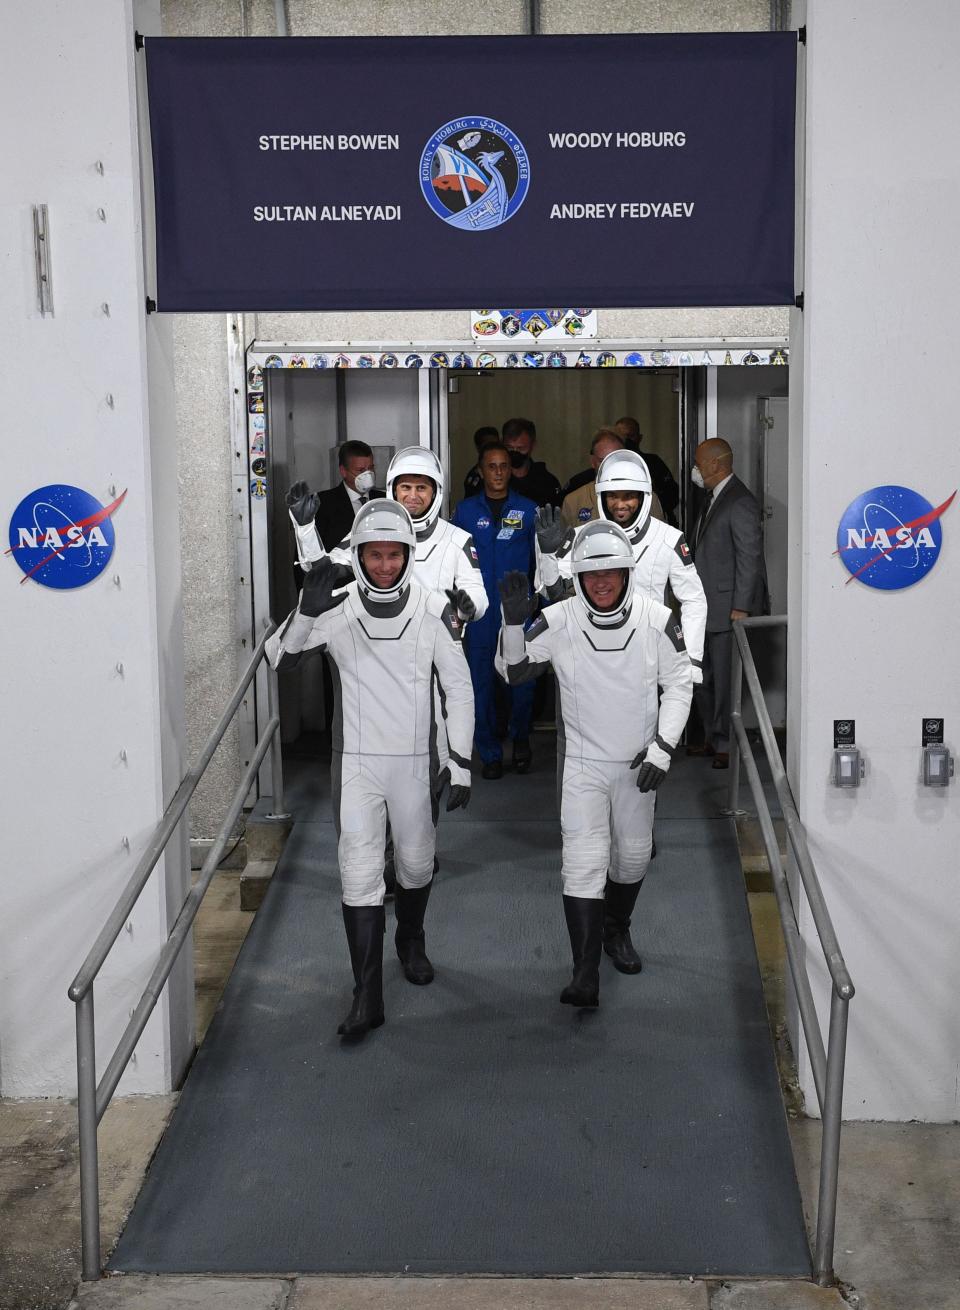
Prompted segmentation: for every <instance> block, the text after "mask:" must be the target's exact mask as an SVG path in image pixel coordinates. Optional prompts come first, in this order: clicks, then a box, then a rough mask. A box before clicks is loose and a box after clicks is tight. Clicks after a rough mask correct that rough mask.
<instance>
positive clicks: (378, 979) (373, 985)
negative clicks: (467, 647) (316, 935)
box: [267, 500, 473, 1037]
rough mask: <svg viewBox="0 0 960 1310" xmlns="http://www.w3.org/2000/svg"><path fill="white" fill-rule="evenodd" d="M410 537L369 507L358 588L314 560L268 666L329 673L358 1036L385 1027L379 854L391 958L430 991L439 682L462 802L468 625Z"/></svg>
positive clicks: (395, 517)
mask: <svg viewBox="0 0 960 1310" xmlns="http://www.w3.org/2000/svg"><path fill="white" fill-rule="evenodd" d="M415 548H416V537H415V534H414V530H413V524H412V522H411V520H410V516H409V514H408V513H407V511H406V510H405V509H404V508H403V507H402V506H401V505H399V504H397V503H396V502H395V501H391V500H374V501H370V502H369V503H367V504H366V505H363V506H362V507H361V508H360V510H359V512H358V514H357V516H356V519H355V520H354V524H353V530H352V531H351V533H350V553H351V558H352V566H353V576H354V581H352V582H350V581H349V576H350V575H349V572H348V571H347V569H346V568H345V567H343V566H341V565H337V564H335V563H334V562H333V561H332V560H331V559H324V558H318V559H317V560H316V561H314V565H313V567H312V568H311V569H310V570H309V571H308V573H307V574H306V577H305V579H304V586H303V591H302V592H301V596H300V603H299V605H298V607H297V609H296V610H294V612H293V613H292V614H291V615H290V617H289V618H288V619H287V621H286V623H285V624H284V626H283V629H282V631H280V632H278V633H275V634H274V635H273V636H272V637H271V638H270V640H269V642H268V643H267V655H268V657H269V659H270V662H271V664H272V665H273V666H274V668H277V669H282V668H285V667H288V666H289V665H291V664H293V663H296V662H297V661H298V660H300V659H301V658H303V657H304V656H305V655H307V654H315V653H317V652H320V651H326V653H327V655H328V657H329V658H330V660H331V661H332V663H333V665H334V666H335V669H336V677H335V679H334V681H335V684H336V695H335V706H334V720H333V763H332V768H331V774H332V778H333V812H334V824H335V826H336V832H337V857H338V861H339V865H340V877H341V881H342V884H343V921H344V925H345V928H346V933H347V942H348V944H349V947H350V961H351V964H352V966H353V976H354V983H355V986H354V999H353V1006H352V1008H351V1010H350V1013H349V1014H348V1015H347V1017H346V1018H345V1019H344V1021H343V1022H342V1023H341V1024H340V1027H339V1028H338V1029H337V1031H338V1032H339V1033H341V1034H342V1035H343V1036H348V1037H354V1036H361V1035H362V1034H364V1033H365V1032H367V1031H368V1029H371V1028H377V1027H379V1026H380V1025H381V1024H382V1023H383V1021H384V1017H383V983H382V967H383V934H384V927H385V917H384V906H383V900H384V883H383V876H382V875H383V843H384V836H385V832H386V824H387V819H388V817H389V820H390V824H391V827H392V830H393V840H394V847H395V852H396V870H397V887H396V916H397V931H396V949H397V955H398V957H399V959H400V962H401V964H402V966H403V971H404V974H405V976H406V977H407V979H408V980H409V981H410V982H414V983H420V984H423V983H429V982H431V981H432V979H433V966H432V965H431V964H430V961H429V959H428V958H427V955H426V950H425V935H424V928H423V920H424V914H425V911H426V908H427V901H428V899H429V896H430V888H431V884H432V881H433V867H434V853H435V848H436V827H435V822H436V814H435V807H436V805H437V798H436V790H435V788H434V787H432V785H431V759H432V756H431V740H432V714H433V699H432V691H431V688H432V685H433V680H434V678H436V680H437V681H438V683H439V685H440V688H441V689H442V693H443V696H444V699H445V704H446V713H447V733H448V736H449V754H450V758H449V764H448V766H447V767H448V768H449V770H450V793H449V796H448V799H447V809H448V810H453V809H457V808H458V807H465V806H466V804H467V802H468V800H469V798H470V749H471V743H472V737H473V689H472V685H471V682H470V672H469V670H468V668H467V662H466V659H465V658H464V654H463V648H462V645H461V637H462V628H463V625H462V623H461V621H460V618H459V617H458V614H457V612H456V611H455V610H454V608H453V606H452V605H451V604H450V602H449V601H447V600H446V598H445V597H444V596H442V595H439V594H437V593H436V592H435V591H428V590H426V589H425V588H424V587H421V586H420V585H419V584H418V583H417V582H416V581H415V580H413V578H412V576H411V575H412V573H413V565H414V551H415Z"/></svg>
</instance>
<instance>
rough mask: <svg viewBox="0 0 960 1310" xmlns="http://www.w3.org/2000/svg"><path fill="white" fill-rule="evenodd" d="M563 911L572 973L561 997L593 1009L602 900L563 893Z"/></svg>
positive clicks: (597, 991)
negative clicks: (571, 957)
mask: <svg viewBox="0 0 960 1310" xmlns="http://www.w3.org/2000/svg"><path fill="white" fill-rule="evenodd" d="M563 913H564V915H565V917H566V920H567V932H568V933H569V934H570V946H571V949H572V950H573V977H572V978H571V979H570V982H569V983H568V984H567V986H566V987H564V989H563V991H562V992H561V993H560V1001H561V1003H562V1004H563V1005H576V1006H578V1007H579V1008H581V1009H591V1010H592V1009H595V1008H596V1007H597V1006H598V1005H599V1004H600V953H601V939H602V935H603V901H594V900H588V899H586V898H585V897H582V896H564V898H563Z"/></svg>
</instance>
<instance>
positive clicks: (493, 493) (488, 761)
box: [452, 441, 537, 779]
mask: <svg viewBox="0 0 960 1310" xmlns="http://www.w3.org/2000/svg"><path fill="white" fill-rule="evenodd" d="M477 467H478V468H479V470H480V476H481V478H482V479H483V490H482V492H481V493H480V494H479V495H477V496H468V497H467V499H466V500H462V501H461V502H460V504H459V505H458V506H457V508H456V510H455V511H454V514H453V519H452V521H453V522H454V523H455V524H456V525H457V527H458V528H463V530H464V531H465V532H469V533H470V535H471V536H472V537H473V543H474V546H475V547H476V551H477V557H478V559H479V562H480V572H481V573H482V575H483V584H484V586H485V588H486V591H487V597H488V598H489V601H490V604H489V606H488V607H487V612H486V614H484V615H483V616H482V618H479V619H474V621H473V622H472V623H471V624H470V626H469V627H468V628H467V631H466V633H465V636H464V645H465V646H466V651H467V662H468V663H469V665H470V676H471V677H472V679H473V696H474V702H475V705H476V726H475V729H474V741H475V743H476V747H477V753H478V754H479V756H480V760H481V763H482V765H483V769H482V774H483V777H484V778H488V779H493V778H502V777H503V752H502V750H501V747H500V739H499V737H498V736H497V712H496V700H495V692H496V685H497V675H496V672H495V671H494V667H493V661H494V657H495V656H496V653H497V638H498V637H499V635H500V595H499V592H498V590H497V584H498V582H499V581H500V579H501V578H502V577H503V576H504V575H505V574H507V573H510V572H512V571H513V570H514V569H517V570H519V572H521V573H526V574H527V576H528V577H529V578H531V579H532V577H533V570H534V564H535V542H536V514H537V506H536V504H535V503H534V501H532V500H528V499H527V498H526V496H520V495H518V494H517V493H516V492H515V491H511V490H510V474H511V464H510V452H509V451H508V450H507V448H506V446H504V445H503V443H502V442H500V441H489V442H487V444H486V445H485V446H483V447H482V449H481V451H480V457H479V460H478V462H477ZM501 685H502V684H501ZM533 688H534V684H533V683H532V682H529V683H524V684H522V685H520V686H517V687H512V688H509V689H506V688H505V689H504V690H505V691H506V694H507V695H508V696H509V697H510V698H511V706H510V723H509V728H508V731H509V734H510V737H511V738H512V740H513V767H514V770H515V772H517V773H526V772H527V770H528V769H529V768H530V764H531V761H532V759H533V755H532V752H531V750H530V720H531V718H532V715H533Z"/></svg>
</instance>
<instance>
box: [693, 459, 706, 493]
mask: <svg viewBox="0 0 960 1310" xmlns="http://www.w3.org/2000/svg"><path fill="white" fill-rule="evenodd" d="M690 481H691V482H692V483H693V485H694V486H695V487H699V488H700V490H701V491H704V490H706V483H705V482H704V480H703V474H702V473H701V472H700V470H699V468H697V466H696V464H694V466H693V468H692V469H691V470H690Z"/></svg>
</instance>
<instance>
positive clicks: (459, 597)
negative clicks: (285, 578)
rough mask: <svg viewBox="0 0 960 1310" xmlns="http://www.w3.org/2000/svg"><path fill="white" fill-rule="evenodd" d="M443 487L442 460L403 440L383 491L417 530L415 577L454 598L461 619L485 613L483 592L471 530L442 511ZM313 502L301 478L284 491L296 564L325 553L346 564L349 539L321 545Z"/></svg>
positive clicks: (305, 563) (309, 564)
mask: <svg viewBox="0 0 960 1310" xmlns="http://www.w3.org/2000/svg"><path fill="white" fill-rule="evenodd" d="M443 487H444V478H443V466H442V465H441V463H440V461H439V459H437V457H436V455H435V454H434V453H433V451H432V450H429V449H427V447H426V446H405V447H404V448H403V449H402V450H398V451H397V453H396V454H395V455H394V457H393V459H392V460H391V461H390V466H389V468H388V469H387V496H388V497H389V498H390V499H391V500H395V501H397V502H398V503H399V504H401V505H402V506H403V507H404V509H406V510H407V512H408V513H409V515H410V518H411V519H412V520H413V527H414V531H415V532H416V534H417V546H416V558H415V560H414V566H413V577H414V581H415V582H418V583H419V584H420V586H421V587H425V588H426V589H427V590H428V591H441V592H445V593H446V594H447V597H448V599H449V600H450V602H451V604H453V603H456V605H457V610H458V612H459V615H460V620H461V622H462V623H468V622H469V621H470V620H471V619H479V618H482V617H483V615H484V614H485V613H486V611H487V603H488V602H487V593H486V590H485V588H484V585H483V578H482V577H481V575H480V566H479V564H478V562H477V552H476V550H475V548H474V545H473V541H472V539H471V537H470V534H469V533H468V532H464V531H463V529H462V528H458V527H455V526H454V524H452V523H450V522H449V521H448V520H447V519H443V518H441V517H440V509H441V506H442V504H443ZM317 503H318V495H317V493H316V492H312V491H310V490H309V488H308V487H307V484H306V483H305V482H297V483H295V484H294V485H293V486H292V487H291V488H290V491H289V492H288V493H287V507H288V509H289V511H290V519H291V521H292V523H293V528H294V533H295V534H296V541H297V557H298V561H299V563H300V566H301V568H303V569H304V570H305V571H309V569H310V568H311V567H312V566H313V564H314V563H315V562H316V561H318V560H320V559H322V558H323V557H324V556H325V555H326V554H329V556H330V558H331V559H332V560H333V562H334V563H335V564H345V565H347V566H348V567H349V566H350V565H351V563H352V555H351V552H350V548H349V545H348V544H347V543H342V544H341V545H340V546H337V547H335V548H334V549H333V550H332V551H330V552H326V551H325V550H324V548H323V544H322V543H321V541H320V537H319V534H318V532H317V526H316V516H317ZM451 592H455V593H456V595H450V593H451Z"/></svg>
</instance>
